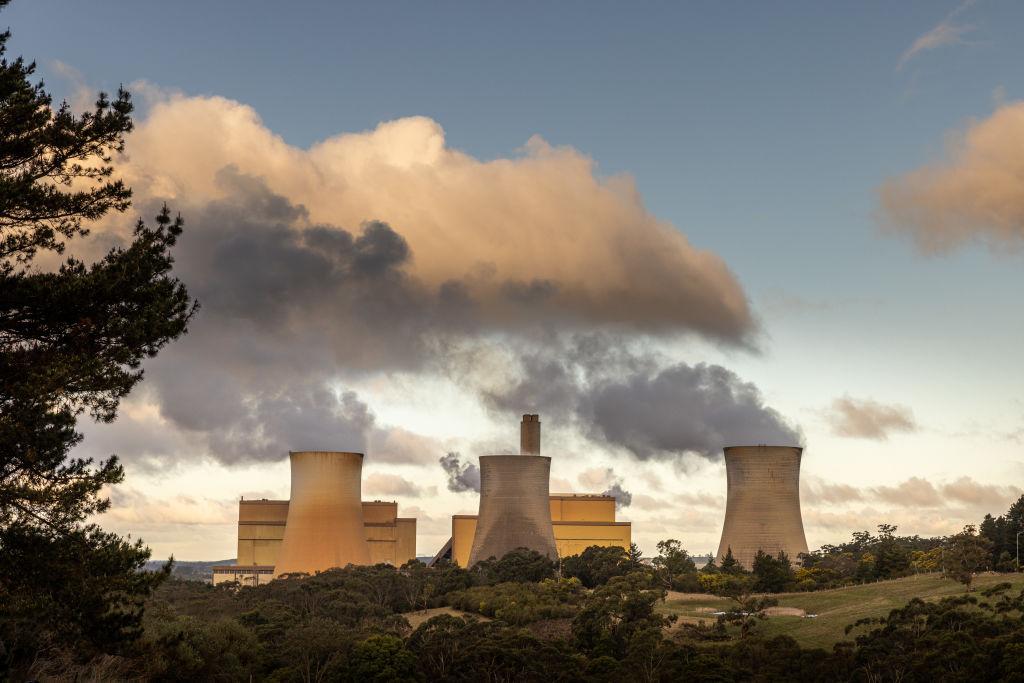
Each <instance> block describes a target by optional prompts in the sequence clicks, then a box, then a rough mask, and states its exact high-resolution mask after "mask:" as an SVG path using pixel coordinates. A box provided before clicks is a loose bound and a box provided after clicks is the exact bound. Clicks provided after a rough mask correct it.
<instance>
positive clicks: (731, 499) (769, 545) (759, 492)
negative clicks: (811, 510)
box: [716, 445, 807, 569]
mask: <svg viewBox="0 0 1024 683" xmlns="http://www.w3.org/2000/svg"><path fill="white" fill-rule="evenodd" d="M724 451H725V473H726V491H727V497H726V503H725V523H724V524H723V526H722V541H721V543H719V545H718V556H717V558H716V561H717V562H718V563H719V564H721V563H722V558H724V557H725V555H726V553H727V552H728V551H729V550H730V549H731V550H732V556H733V557H734V558H735V559H736V560H737V561H738V562H739V563H740V564H742V565H743V566H744V567H745V568H747V569H750V568H751V567H752V566H753V563H754V556H755V555H757V551H758V550H763V551H764V552H765V553H768V554H769V555H773V556H777V555H778V554H779V552H785V553H786V554H787V555H788V556H789V558H790V560H791V561H796V559H797V555H799V554H800V553H806V552H807V539H806V537H805V536H804V523H803V518H802V516H801V514H800V457H801V455H802V453H803V449H802V448H799V447H796V446H765V445H760V446H730V447H727V448H725V449H724Z"/></svg>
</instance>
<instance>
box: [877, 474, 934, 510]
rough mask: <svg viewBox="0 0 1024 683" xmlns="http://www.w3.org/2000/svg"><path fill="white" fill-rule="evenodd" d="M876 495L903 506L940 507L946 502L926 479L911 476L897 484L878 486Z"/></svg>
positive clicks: (885, 500) (890, 502)
mask: <svg viewBox="0 0 1024 683" xmlns="http://www.w3.org/2000/svg"><path fill="white" fill-rule="evenodd" d="M871 493H872V495H873V496H874V497H876V498H877V499H878V500H881V501H882V502H885V503H889V504H890V505H899V506H901V507H938V506H941V505H942V504H943V503H944V500H943V496H942V494H940V493H939V491H938V490H937V489H936V488H935V486H934V485H932V483H931V482H929V481H928V480H926V479H922V478H921V477H911V478H910V479H907V480H906V481H904V482H901V483H899V484H897V485H896V486H876V487H875V488H873V489H871Z"/></svg>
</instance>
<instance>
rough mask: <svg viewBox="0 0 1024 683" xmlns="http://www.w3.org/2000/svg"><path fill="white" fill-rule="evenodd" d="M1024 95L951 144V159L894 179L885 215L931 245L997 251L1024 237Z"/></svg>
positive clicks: (926, 247)
mask: <svg viewBox="0 0 1024 683" xmlns="http://www.w3.org/2000/svg"><path fill="white" fill-rule="evenodd" d="M1022 177H1024V102H1013V103H1010V104H1006V105H1004V106H1001V107H999V108H998V109H997V110H996V111H995V112H994V113H993V114H992V116H990V117H989V118H987V119H984V120H982V121H977V122H974V123H972V124H971V125H970V126H968V128H967V129H966V131H964V132H963V133H962V134H960V135H958V136H957V137H956V138H955V140H954V141H953V142H952V143H951V144H950V147H949V151H948V154H947V158H946V160H944V161H940V162H936V163H934V164H928V165H925V166H922V167H920V168H918V169H916V170H914V171H911V172H909V173H907V174H905V175H902V176H899V177H896V178H892V179H890V180H888V181H886V183H885V184H884V185H882V187H881V190H880V198H881V206H882V213H883V218H884V219H885V222H886V224H887V225H888V226H889V227H890V228H891V229H892V230H895V231H902V232H906V233H907V234H909V235H910V236H911V237H912V238H913V239H914V240H915V242H916V243H917V245H918V246H919V247H920V248H921V249H922V250H923V251H926V252H936V251H944V250H948V249H951V248H953V247H956V246H958V245H961V244H963V243H965V242H972V241H977V242H982V243H986V244H988V245H989V246H990V247H991V248H993V249H996V250H1004V249H1006V248H1007V247H1009V248H1011V249H1019V248H1020V247H1021V246H1022V244H1024V183H1022V182H1021V178H1022Z"/></svg>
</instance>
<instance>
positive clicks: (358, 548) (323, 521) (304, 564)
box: [274, 451, 370, 577]
mask: <svg viewBox="0 0 1024 683" xmlns="http://www.w3.org/2000/svg"><path fill="white" fill-rule="evenodd" d="M289 455H290V457H291V466H292V494H291V502H290V503H289V505H288V521H287V522H286V523H285V528H284V538H283V539H282V541H281V550H280V553H279V555H278V559H277V565H276V566H275V567H274V576H275V577H276V576H280V575H281V574H288V573H292V572H306V573H309V574H313V573H315V572H319V571H324V570H326V569H331V568H332V567H344V566H345V565H348V564H357V565H368V564H370V547H369V544H367V542H366V532H365V531H364V529H363V504H362V495H361V484H362V471H363V454H362V453H343V452H338V451H294V452H292V453H290V454H289Z"/></svg>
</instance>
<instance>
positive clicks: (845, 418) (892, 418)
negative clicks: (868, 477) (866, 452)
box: [826, 396, 918, 441]
mask: <svg viewBox="0 0 1024 683" xmlns="http://www.w3.org/2000/svg"><path fill="white" fill-rule="evenodd" d="M826 419H827V421H828V422H829V424H830V425H831V427H832V432H833V433H835V434H836V435H838V436H848V437H852V438H857V439H875V440H878V441H885V440H886V439H888V438H889V435H890V434H892V433H893V432H913V431H917V428H918V425H917V422H916V420H915V419H914V413H913V412H912V411H911V410H910V409H909V408H907V407H905V406H898V405H886V404H883V403H878V402H877V401H872V400H869V399H856V398H851V397H850V396H844V397H842V398H837V399H836V400H835V401H833V402H832V408H831V410H830V411H829V412H828V413H827V414H826Z"/></svg>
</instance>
